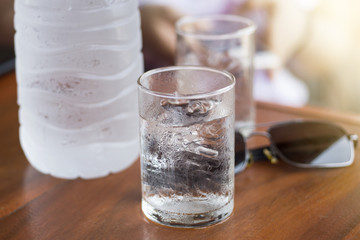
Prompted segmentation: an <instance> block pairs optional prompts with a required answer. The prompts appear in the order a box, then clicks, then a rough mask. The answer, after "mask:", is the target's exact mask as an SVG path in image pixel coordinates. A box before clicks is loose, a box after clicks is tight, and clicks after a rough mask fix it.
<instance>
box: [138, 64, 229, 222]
mask: <svg viewBox="0 0 360 240" xmlns="http://www.w3.org/2000/svg"><path fill="white" fill-rule="evenodd" d="M138 85H139V87H138V90H139V114H140V135H141V136H140V139H141V140H140V146H141V154H140V158H141V177H142V210H143V212H144V214H145V216H146V217H147V218H149V219H150V220H152V221H155V222H158V223H160V224H164V225H168V226H175V227H197V226H207V225H211V224H214V223H217V222H219V221H222V220H224V219H226V218H227V217H229V216H230V214H231V212H232V210H233V204H234V203H233V197H234V85H235V79H234V77H233V76H232V75H231V74H229V73H226V72H222V71H219V70H214V69H211V68H206V67H190V66H188V67H183V66H178V67H167V68H160V69H155V70H151V71H149V72H146V73H145V74H143V75H142V76H141V77H140V79H139V80H138Z"/></svg>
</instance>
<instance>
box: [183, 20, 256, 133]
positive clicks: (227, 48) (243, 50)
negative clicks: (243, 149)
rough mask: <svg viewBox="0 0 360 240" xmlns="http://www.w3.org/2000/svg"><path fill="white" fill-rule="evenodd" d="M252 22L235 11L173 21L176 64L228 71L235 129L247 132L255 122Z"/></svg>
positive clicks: (253, 27)
mask: <svg viewBox="0 0 360 240" xmlns="http://www.w3.org/2000/svg"><path fill="white" fill-rule="evenodd" d="M255 30H256V27H255V25H254V23H253V22H252V21H251V20H249V19H246V18H243V17H239V16H235V15H207V16H206V15H205V16H187V17H184V18H182V19H180V20H179V21H178V22H177V23H176V31H177V53H176V64H177V65H202V66H208V67H212V68H217V69H220V70H226V71H228V72H230V73H232V74H233V75H234V76H235V78H236V86H235V129H236V130H239V129H240V128H243V129H246V130H241V132H242V133H243V134H244V135H248V134H250V132H251V130H252V126H253V125H254V122H255V103H254V99H253V55H254V33H255Z"/></svg>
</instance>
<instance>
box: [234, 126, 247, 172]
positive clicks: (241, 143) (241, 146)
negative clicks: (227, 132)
mask: <svg viewBox="0 0 360 240" xmlns="http://www.w3.org/2000/svg"><path fill="white" fill-rule="evenodd" d="M245 160H246V146H245V140H244V137H243V136H242V135H241V134H240V133H238V132H236V133H235V166H239V165H241V164H242V163H243V162H244V161H245Z"/></svg>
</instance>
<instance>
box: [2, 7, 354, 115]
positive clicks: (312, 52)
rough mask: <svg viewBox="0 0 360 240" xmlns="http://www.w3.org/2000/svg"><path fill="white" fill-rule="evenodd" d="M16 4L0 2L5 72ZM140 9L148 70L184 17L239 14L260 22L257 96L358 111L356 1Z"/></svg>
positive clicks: (169, 52)
mask: <svg viewBox="0 0 360 240" xmlns="http://www.w3.org/2000/svg"><path fill="white" fill-rule="evenodd" d="M97 1H99V0H97ZM13 5H14V2H13V0H1V2H0V11H1V14H0V62H1V66H0V73H4V72H7V71H9V69H11V68H13V67H14V61H13V58H14V55H13V35H14V29H13V15H14V10H13ZM140 10H141V17H142V31H143V51H144V55H145V66H146V69H150V68H154V67H159V66H165V65H172V64H173V63H174V62H173V61H174V54H175V43H176V37H175V30H174V23H175V22H176V20H177V19H179V18H180V17H181V16H183V15H189V14H209V13H229V14H237V15H241V16H244V17H248V18H250V19H252V20H253V21H254V22H255V23H256V24H257V26H258V29H257V34H256V55H255V74H254V77H255V80H254V86H255V88H254V92H255V97H256V99H258V100H263V101H269V102H275V103H280V104H286V105H292V106H301V105H311V106H317V107H324V108H328V109H334V110H339V111H344V112H352V113H360V100H359V98H360V97H359V92H360V47H358V44H359V43H360V14H358V11H359V10H360V1H358V0H341V1H339V0H228V1H226V0H220V1H219V0H218V1H216V0H214V1H212V0H192V1H187V0H181V1H179V0H140Z"/></svg>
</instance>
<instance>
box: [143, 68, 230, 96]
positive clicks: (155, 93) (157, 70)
mask: <svg viewBox="0 0 360 240" xmlns="http://www.w3.org/2000/svg"><path fill="white" fill-rule="evenodd" d="M179 70H201V71H207V72H213V73H218V74H221V75H223V76H225V77H227V78H228V79H230V81H231V82H230V83H229V84H228V85H227V86H225V87H221V88H218V89H216V90H213V91H210V92H206V93H195V94H182V95H174V94H173V93H164V92H159V91H153V90H151V89H149V88H147V87H145V86H144V85H143V84H142V83H141V81H142V80H143V79H145V78H147V77H149V76H151V75H154V74H157V73H162V72H171V71H179ZM235 81H236V80H235V77H234V75H232V74H231V73H229V72H227V71H224V70H218V69H214V68H210V67H204V66H191V65H186V66H168V67H160V68H155V69H152V70H149V71H147V72H145V73H143V74H141V75H140V77H139V78H138V80H137V84H138V88H139V89H140V90H141V91H144V92H146V93H147V94H150V95H153V96H157V97H164V98H169V99H199V98H208V97H212V96H216V95H219V94H222V93H225V92H227V91H229V90H231V89H233V88H234V86H235Z"/></svg>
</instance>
